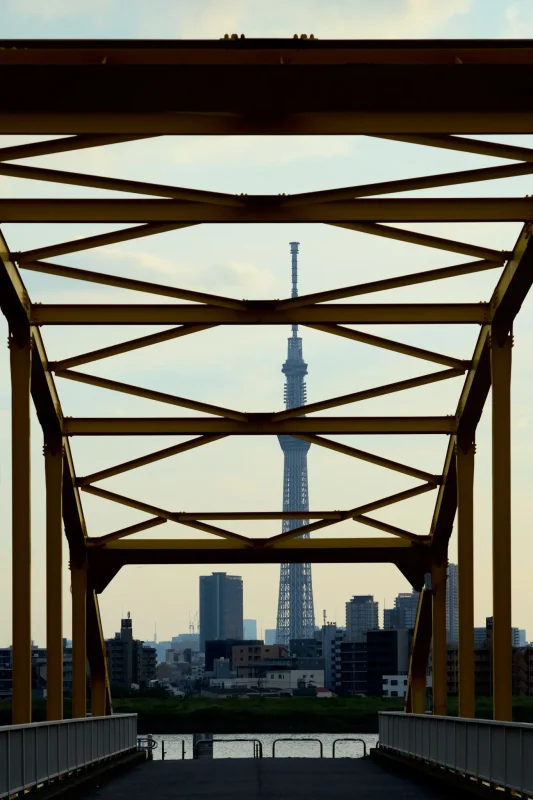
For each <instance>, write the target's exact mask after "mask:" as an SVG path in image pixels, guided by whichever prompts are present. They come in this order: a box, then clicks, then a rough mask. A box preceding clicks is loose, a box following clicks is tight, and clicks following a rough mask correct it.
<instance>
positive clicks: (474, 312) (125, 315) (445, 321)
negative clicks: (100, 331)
mask: <svg viewBox="0 0 533 800" xmlns="http://www.w3.org/2000/svg"><path fill="white" fill-rule="evenodd" d="M31 320H32V323H33V324H34V325H178V324H192V325H297V324H301V325H313V324H331V323H333V324H335V323H347V324H353V325H356V324H361V325H396V324H398V325H432V324H435V325H449V324H454V325H483V324H485V323H487V322H489V321H490V306H489V304H488V303H395V304H393V303H384V304H378V303H375V304H370V303H365V304H363V303H352V304H345V303H323V304H319V305H316V306H308V307H304V308H295V309H287V310H284V309H277V308H276V306H275V301H273V302H272V301H264V302H263V301H261V300H258V301H251V300H249V301H247V308H246V309H244V310H237V309H233V308H217V307H216V306H198V305H195V304H192V303H190V304H179V303H175V304H173V305H166V304H165V305H163V304H161V305H159V304H156V305H141V304H139V305H137V304H136V305H116V304H105V305H103V304H99V305H95V304H93V305H67V304H59V305H58V304H42V305H32V308H31Z"/></svg>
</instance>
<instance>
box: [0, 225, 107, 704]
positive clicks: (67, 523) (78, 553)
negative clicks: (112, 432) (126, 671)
mask: <svg viewBox="0 0 533 800" xmlns="http://www.w3.org/2000/svg"><path fill="white" fill-rule="evenodd" d="M0 257H1V260H0V305H1V306H2V310H3V311H4V313H5V315H6V317H7V318H8V320H9V324H10V327H11V326H13V329H14V330H15V332H16V336H17V341H19V343H20V337H22V341H26V340H27V339H28V338H29V336H30V335H31V338H32V340H33V353H32V370H31V373H32V374H31V393H32V396H33V400H34V404H35V408H36V411H37V416H38V419H39V422H40V424H41V427H42V429H43V434H44V439H45V443H46V444H51V445H52V446H55V443H56V442H57V440H58V439H60V438H61V423H62V418H63V414H62V410H61V404H60V402H59V398H58V395H57V392H56V388H55V385H54V381H53V378H52V375H51V373H50V371H49V369H48V359H47V355H46V351H45V348H44V345H43V342H42V338H41V333H40V331H39V330H38V328H34V327H31V326H30V321H29V301H28V295H27V292H26V288H25V286H24V284H23V283H22V280H21V278H20V275H19V272H18V270H17V268H16V267H15V265H14V264H13V263H12V261H10V259H9V248H8V246H7V242H6V241H5V239H4V237H3V236H2V234H1V232H0ZM63 451H64V458H63V491H62V502H63V523H64V530H65V535H66V537H67V540H68V543H69V548H70V557H71V563H73V560H74V559H77V560H78V559H80V558H83V557H84V553H85V540H86V527H85V519H84V516H83V509H82V506H81V502H80V497H79V493H78V489H77V487H76V475H75V471H74V465H73V461H72V454H71V452H70V447H69V443H68V440H64V441H63ZM23 462H24V453H23V452H22V453H21V455H20V458H19V463H20V464H23ZM90 608H91V615H92V616H91V620H92V619H93V618H99V610H98V601H97V600H96V598H94V602H93V603H92V605H90ZM87 657H88V660H89V664H90V667H91V670H93V671H94V669H99V670H100V671H102V670H104V671H105V669H106V659H105V652H104V651H102V637H101V636H100V635H99V636H98V637H97V638H96V639H95V638H94V637H90V638H89V641H88V646H87ZM107 707H109V708H110V696H109V687H107Z"/></svg>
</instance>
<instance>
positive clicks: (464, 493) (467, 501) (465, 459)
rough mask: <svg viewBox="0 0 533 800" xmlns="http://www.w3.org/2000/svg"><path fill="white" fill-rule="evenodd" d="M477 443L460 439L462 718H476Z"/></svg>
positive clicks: (460, 680) (458, 523) (458, 444)
mask: <svg viewBox="0 0 533 800" xmlns="http://www.w3.org/2000/svg"><path fill="white" fill-rule="evenodd" d="M474 453H475V444H474V442H473V441H472V440H471V439H469V438H465V437H461V436H458V437H457V445H456V462H457V518H458V520H457V560H458V573H459V716H460V717H475V714H476V688H475V676H474Z"/></svg>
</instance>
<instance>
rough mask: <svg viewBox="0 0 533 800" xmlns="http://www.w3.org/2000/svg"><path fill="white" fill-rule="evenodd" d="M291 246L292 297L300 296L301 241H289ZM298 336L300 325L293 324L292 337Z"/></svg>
mask: <svg viewBox="0 0 533 800" xmlns="http://www.w3.org/2000/svg"><path fill="white" fill-rule="evenodd" d="M289 245H290V248H291V278H292V288H291V297H298V253H299V252H300V251H299V246H300V242H289ZM297 336H298V325H293V326H292V338H293V339H296V337H297Z"/></svg>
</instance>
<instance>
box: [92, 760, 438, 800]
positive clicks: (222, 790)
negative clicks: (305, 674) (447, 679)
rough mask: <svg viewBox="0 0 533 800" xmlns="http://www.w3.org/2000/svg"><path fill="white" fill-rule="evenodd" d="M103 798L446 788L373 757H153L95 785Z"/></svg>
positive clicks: (408, 798) (337, 795)
mask: <svg viewBox="0 0 533 800" xmlns="http://www.w3.org/2000/svg"><path fill="white" fill-rule="evenodd" d="M88 797H89V798H91V799H92V798H95V800H96V798H98V800H137V798H139V800H140V799H141V798H142V800H171V799H172V800H174V798H175V799H176V800H189V798H190V800H196V798H210V800H211V799H212V798H216V800H255V798H269V800H293V798H296V799H297V798H302V800H303V798H305V800H313V798H317V800H318V798H320V800H345V799H346V800H348V798H350V800H378V799H379V800H384V799H385V798H394V797H398V798H399V800H432V799H433V798H442V794H440V793H438V792H437V791H435V793H433V792H432V791H431V790H428V788H427V786H421V785H419V784H417V783H414V782H411V781H410V780H409V779H407V778H403V777H399V776H398V775H395V774H393V773H391V772H388V771H387V770H385V769H383V768H382V767H380V766H379V765H378V764H376V763H374V762H373V761H371V760H369V759H331V758H325V759H311V758H279V759H273V758H265V759H252V758H239V759H237V758H227V759H226V758H224V759H223V758H220V759H214V760H212V761H210V760H207V759H201V760H199V761H193V760H192V759H191V760H186V761H151V762H146V763H145V764H141V765H139V766H137V767H135V768H134V769H132V770H131V771H130V772H128V773H126V774H124V775H122V776H120V777H118V778H115V779H113V780H111V781H110V782H109V783H107V784H106V785H105V786H103V787H101V788H99V789H96V790H93V791H92V792H91V793H90V794H89V795H88Z"/></svg>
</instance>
